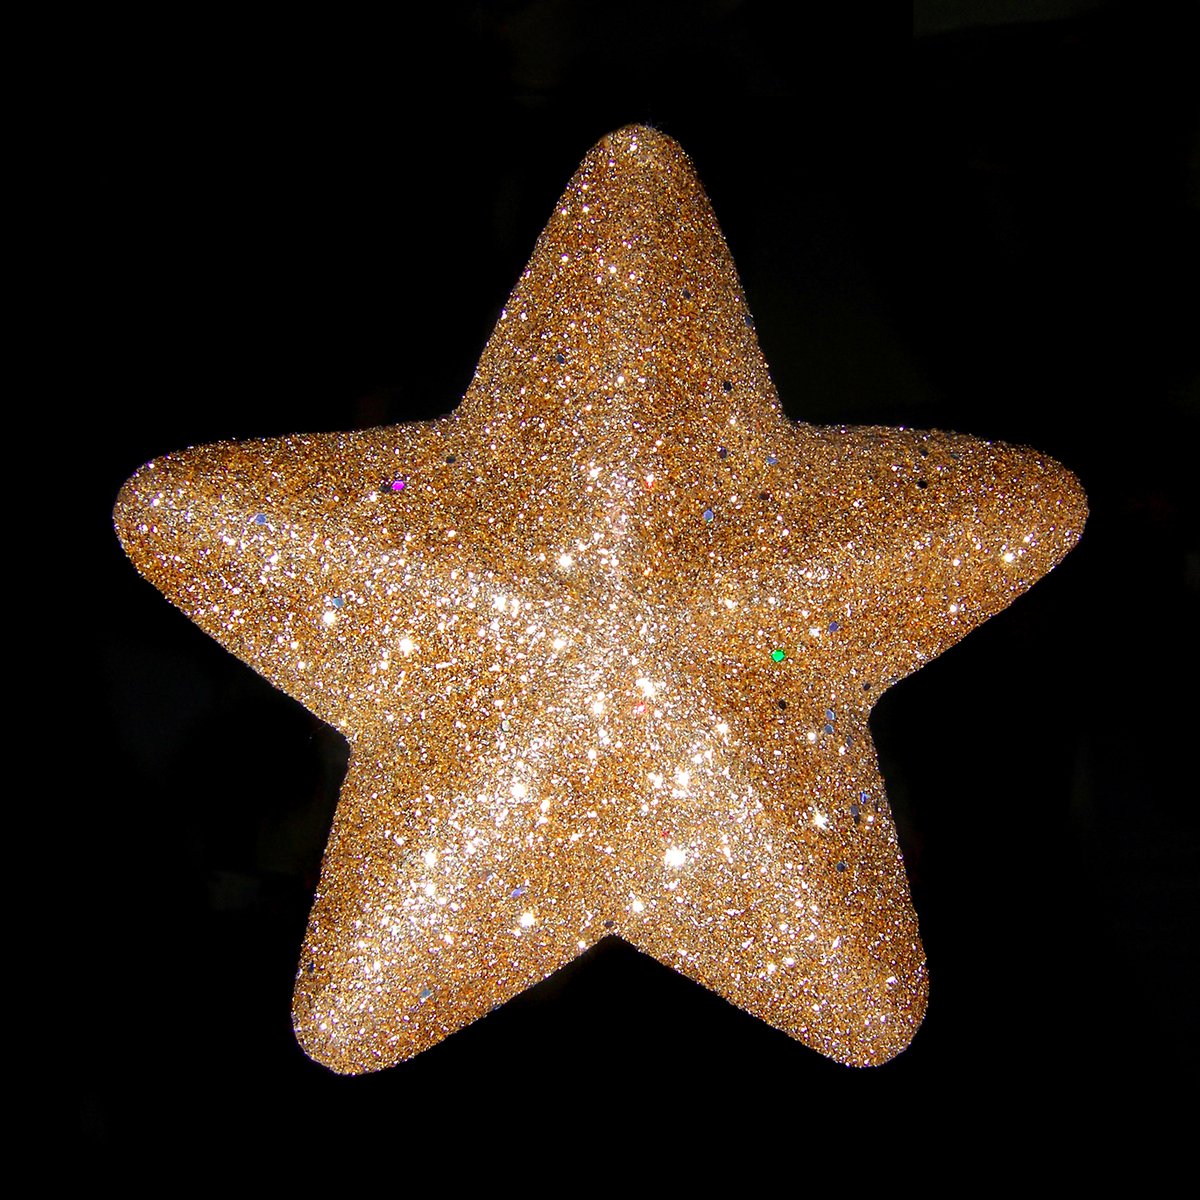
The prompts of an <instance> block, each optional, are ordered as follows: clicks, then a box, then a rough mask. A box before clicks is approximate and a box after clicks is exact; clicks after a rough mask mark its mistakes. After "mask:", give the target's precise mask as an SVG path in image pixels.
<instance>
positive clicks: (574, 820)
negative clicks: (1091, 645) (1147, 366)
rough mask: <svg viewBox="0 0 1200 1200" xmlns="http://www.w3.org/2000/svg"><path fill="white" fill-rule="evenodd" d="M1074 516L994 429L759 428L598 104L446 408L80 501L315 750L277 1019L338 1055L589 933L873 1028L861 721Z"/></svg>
mask: <svg viewBox="0 0 1200 1200" xmlns="http://www.w3.org/2000/svg"><path fill="white" fill-rule="evenodd" d="M718 464H719V470H718V469H716V467H717V466H718ZM768 476H769V482H770V488H769V491H767V490H764V489H765V488H766V485H767V482H768ZM381 480H390V481H394V482H392V483H390V484H389V485H388V486H387V488H386V491H381V488H380V481H381ZM396 483H400V487H399V488H397V487H396ZM718 513H719V519H717V520H714V519H712V517H710V516H709V515H708V514H718ZM697 514H702V515H704V517H705V519H703V520H697ZM1085 515H1086V503H1085V500H1084V496H1083V494H1082V492H1081V490H1080V488H1079V485H1078V483H1077V482H1076V481H1075V479H1074V478H1073V477H1072V476H1071V475H1070V474H1069V473H1068V472H1067V471H1065V470H1064V469H1063V468H1062V467H1060V466H1059V465H1058V464H1056V463H1054V462H1053V461H1051V460H1050V459H1048V458H1046V457H1044V456H1042V455H1039V454H1037V453H1035V452H1034V451H1031V450H1027V449H1022V448H1017V447H1012V446H1007V445H1003V444H1000V443H986V442H982V441H979V440H976V439H973V438H969V437H964V436H960V435H955V434H947V433H938V432H914V431H911V430H905V429H877V428H865V429H850V428H815V427H812V426H807V425H802V424H794V423H792V422H790V421H788V420H786V419H785V417H784V416H783V413H782V411H781V408H780V406H779V402H778V400H777V398H776V395H775V392H774V389H773V387H772V384H771V381H770V378H769V375H768V372H767V367H766V364H765V362H764V361H763V358H762V354H761V352H760V350H759V348H758V345H757V342H756V340H755V336H754V332H753V321H752V320H750V316H749V312H748V311H747V309H746V306H745V301H744V299H743V297H742V293H741V288H740V285H739V282H738V279H737V275H736V272H735V270H734V267H733V263H732V261H731V259H730V256H729V252H728V250H727V248H726V246H725V244H724V241H723V240H722V238H721V234H720V231H719V230H718V228H717V225H716V221H715V218H714V217H713V215H712V212H711V209H710V208H709V205H708V202H707V199H706V198H705V196H704V194H703V191H702V190H701V188H700V185H699V183H698V181H697V179H696V177H695V175H694V173H693V171H692V168H691V165H690V163H689V162H688V160H687V158H686V156H685V155H684V154H683V153H682V151H681V150H680V149H679V148H678V147H677V146H676V145H675V144H674V143H673V142H671V141H670V140H669V139H668V138H666V137H664V136H663V135H661V134H659V133H657V132H655V131H653V130H649V129H643V128H629V129H624V130H621V131H619V132H618V133H615V134H612V135H611V136H609V137H608V138H606V139H605V140H604V141H602V142H601V143H600V144H599V145H598V146H597V147H596V148H595V149H593V150H592V151H591V153H590V154H589V155H588V157H587V158H586V160H585V161H584V163H583V165H582V166H581V167H580V169H579V171H578V173H577V174H576V175H575V177H574V179H573V180H572V181H571V183H570V185H569V186H568V188H567V191H566V193H565V194H564V196H563V197H562V199H561V200H560V201H559V203H558V205H557V206H556V208H555V211H554V213H553V215H552V217H551V220H550V223H549V225H548V226H547V228H546V230H545V232H544V233H543V234H542V236H541V238H540V239H539V241H538V244H537V246H536V248H535V250H534V254H533V257H532V259H531V260H530V262H529V265H528V267H527V268H526V269H525V271H524V273H523V274H522V276H521V279H520V280H519V282H518V284H517V286H516V288H515V290H514V291H513V293H512V295H511V296H510V297H509V299H508V302H507V304H506V305H505V307H504V310H503V312H502V313H501V318H500V321H499V324H498V326H497V329H496V331H495V333H494V334H493V336H492V338H491V340H490V341H489V343H488V345H487V347H486V349H485V350H484V353H483V357H482V359H481V361H480V363H479V367H478V369H477V371H476V374H475V378H474V380H473V382H472V384H471V386H470V388H469V390H468V392H467V394H466V396H465V397H464V399H463V401H462V403H461V405H460V406H459V408H458V409H457V410H456V411H455V412H454V413H453V414H452V415H451V416H449V417H446V418H443V419H441V420H438V421H434V422H428V423H423V424H418V425H403V426H398V427H394V428H388V429H373V430H367V431H364V432H354V433H345V434H336V435H315V436H302V435H297V436H292V437H285V438H279V439H274V440H269V441H260V442H251V443H242V444H233V443H224V444H218V445H213V446H202V447H197V448H194V449H191V450H187V451H183V452H181V453H178V454H171V455H168V456H166V457H164V458H161V459H158V460H156V461H154V462H152V463H149V464H147V465H146V466H145V467H143V468H142V469H141V470H140V471H139V472H138V473H137V474H136V475H135V476H134V477H133V478H132V479H131V480H130V481H129V482H128V483H127V484H126V485H125V487H124V489H123V490H122V492H121V495H120V498H119V500H118V503H117V508H116V513H115V519H116V525H117V530H118V533H119V535H120V538H121V541H122V544H123V545H124V547H125V549H126V551H127V552H128V554H129V555H130V557H131V558H132V559H133V561H134V563H135V564H136V565H137V568H138V570H139V571H140V572H141V573H142V574H143V575H144V576H145V577H146V578H147V579H149V580H150V581H151V582H152V583H153V584H154V585H155V586H157V587H158V588H160V589H161V590H162V591H163V592H164V593H165V594H166V595H167V596H168V597H169V598H170V599H171V600H172V602H174V603H175V604H177V605H178V606H179V607H180V608H181V609H182V610H183V611H184V612H185V613H187V615H188V616H189V617H191V619H192V620H194V621H195V622H196V623H197V624H198V625H200V626H201V627H202V628H203V629H204V630H206V631H207V632H208V633H209V634H211V635H212V636H213V637H214V638H216V639H217V640H218V641H220V642H221V644H222V645H224V646H226V647H227V648H228V649H229V650H231V651H232V652H233V653H235V654H237V655H238V656H239V657H240V658H242V659H243V660H244V661H245V662H247V663H248V664H250V665H251V666H252V667H254V669H255V670H257V671H259V672H260V673H261V674H263V675H264V676H265V677H266V678H268V679H269V680H271V681H272V682H273V683H274V684H276V685H277V686H278V687H280V688H282V689H283V690H284V691H286V692H287V693H289V694H290V695H292V696H294V697H296V698H297V699H298V700H300V701H301V702H302V703H303V704H304V705H305V706H306V707H308V708H309V709H310V710H311V711H312V712H314V713H316V714H317V715H318V716H320V717H321V718H322V719H324V720H326V721H328V722H329V723H330V724H332V725H333V726H335V727H336V728H337V729H339V730H340V731H341V732H342V733H343V734H344V735H345V736H346V738H347V739H348V741H349V743H350V747H351V761H350V767H349V771H348V774H347V777H346V781H345V784H344V786H343V789H342V794H341V797H340V800H339V803H338V809H337V813H336V816H335V818H334V823H333V828H332V831H331V833H330V838H329V843H328V846H327V849H326V852H325V859H324V863H323V866H322V872H321V881H320V885H319V888H318V891H317V895H316V899H315V902H314V905H313V910H312V914H311V917H310V920H309V927H308V933H307V936H306V939H305V946H304V949H303V951H302V954H301V959H300V961H301V963H302V964H304V967H303V969H302V970H300V971H299V972H298V976H297V980H296V989H295V1003H294V1009H293V1017H294V1024H295V1028H296V1033H297V1036H298V1038H299V1039H300V1042H301V1044H302V1045H303V1046H304V1048H305V1050H306V1051H307V1052H308V1053H309V1054H310V1055H311V1056H312V1057H313V1058H315V1059H317V1060H319V1061H321V1062H323V1063H325V1064H327V1065H328V1066H330V1067H331V1068H333V1069H334V1070H336V1071H340V1072H347V1073H356V1072H363V1071H370V1070H376V1069H379V1068H382V1067H386V1066H389V1065H391V1064H393V1063H396V1062H398V1061H400V1060H402V1059H405V1058H408V1057H410V1056H411V1055H413V1054H416V1053H418V1052H420V1051H421V1050H423V1049H426V1048H427V1047H429V1046H431V1045H433V1044H435V1043H437V1042H438V1041H440V1040H441V1039H442V1038H444V1037H445V1036H446V1035H447V1034H449V1033H451V1032H453V1031H454V1030H456V1029H458V1028H461V1027H462V1026H463V1025H465V1024H467V1023H469V1022H471V1021H474V1020H476V1019H477V1018H479V1017H481V1016H483V1015H484V1014H485V1013H487V1012H488V1011H489V1010H490V1009H492V1008H494V1007H495V1006H496V1005H498V1004H502V1003H503V1002H504V1001H505V1000H507V999H509V998H510V997H512V996H513V995H515V994H516V993H518V992H520V991H522V990H523V989H525V988H527V987H529V986H530V985H532V984H534V983H536V982H538V981H539V980H542V979H544V978H545V977H546V976H547V975H549V974H550V973H552V972H553V971H555V970H557V969H558V968H559V967H561V966H562V965H563V964H564V963H566V962H568V961H569V960H571V959H572V958H574V957H575V956H576V955H578V954H579V953H580V952H581V951H582V950H583V949H585V948H587V947H588V946H590V945H591V944H593V943H595V942H596V941H598V940H600V939H601V938H603V937H606V936H610V935H616V936H620V937H622V938H624V939H625V940H627V941H628V942H631V943H632V944H633V945H635V946H637V947H638V948H640V949H641V950H643V951H645V952H646V953H648V954H651V955H653V956H654V957H655V958H657V959H658V960H659V961H661V962H663V963H666V964H667V965H668V966H671V967H673V968H675V969H676V970H678V971H680V972H682V973H683V974H685V975H687V976H689V977H690V978H692V979H694V980H696V981H698V982H699V983H701V984H704V985H705V986H707V987H709V988H712V989H713V990H715V991H716V992H718V993H719V994H720V995H722V996H724V997H725V998H726V999H727V1000H729V1001H731V1002H732V1003H734V1004H736V1005H739V1006H740V1007H742V1008H744V1009H746V1010H747V1011H749V1012H751V1013H754V1014H756V1015H757V1016H759V1017H761V1018H762V1019H763V1020H765V1021H768V1022H770V1023H771V1024H772V1025H774V1026H777V1027H778V1028H779V1029H781V1030H784V1031H785V1032H787V1033H788V1034H790V1035H792V1036H793V1037H796V1038H799V1039H800V1040H801V1041H803V1042H805V1043H807V1044H808V1045H810V1046H812V1047H813V1048H814V1049H816V1050H818V1051H820V1052H821V1053H823V1054H826V1055H828V1056H830V1057H831V1058H834V1059H836V1060H838V1061H840V1062H844V1063H848V1064H855V1065H866V1064H873V1063H879V1062H883V1061H885V1060H886V1059H888V1058H890V1057H892V1056H893V1055H894V1054H896V1053H898V1052H899V1051H900V1050H902V1049H903V1048H904V1047H905V1046H906V1045H907V1044H908V1042H909V1040H910V1039H911V1037H912V1035H913V1033H914V1031H915V1030H916V1028H917V1026H918V1025H919V1024H920V1021H921V1018H922V1015H923V1013H924V1008H925V999H926V991H927V981H926V973H925V960H924V952H923V950H922V947H921V942H920V938H919V934H918V929H917V920H916V915H915V913H914V911H913V908H912V904H911V902H910V900H909V895H908V886H907V881H906V878H905V873H904V867H903V863H902V861H901V858H900V852H899V847H898V845H897V841H896V835H895V829H894V826H893V823H892V820H891V816H890V814H889V812H888V809H887V805H886V803H884V802H882V801H881V799H880V798H881V797H882V796H883V784H882V781H881V779H880V777H879V770H878V766H877V763H876V759H875V753H874V749H873V747H872V743H871V738H870V733H869V730H868V726H867V717H868V713H869V711H870V708H871V706H872V705H873V704H874V703H875V701H876V699H877V698H878V696H879V695H880V694H881V693H882V692H883V690H884V689H886V688H887V687H888V686H890V685H891V684H892V683H895V682H896V681H897V680H899V679H901V678H903V677H904V676H905V675H907V674H909V673H911V672H912V671H914V670H916V669H917V668H918V667H920V666H921V665H922V664H923V663H925V662H927V661H929V660H930V659H931V658H933V657H934V656H936V655H937V654H939V653H941V651H943V650H944V649H946V648H947V647H948V646H950V645H952V644H953V643H954V642H956V641H958V640H959V639H960V638H961V637H963V636H964V635H965V634H966V633H967V632H969V631H970V630H971V629H972V628H974V627H975V626H976V625H978V624H979V623H981V622H982V621H984V620H986V619H987V618H988V617H989V616H991V615H993V614H994V613H996V612H998V611H999V610H1000V609H1002V608H1004V607H1005V606H1006V605H1007V604H1009V603H1010V602H1011V601H1012V600H1013V599H1014V598H1015V597H1016V596H1017V595H1019V594H1020V593H1021V592H1022V591H1024V590H1025V589H1026V588H1027V587H1029V586H1030V585H1031V584H1032V583H1033V582H1034V581H1035V580H1036V579H1038V578H1039V577H1040V576H1041V575H1043V574H1045V573H1046V572H1047V571H1048V570H1049V569H1050V568H1051V567H1053V566H1054V564H1055V563H1057V562H1058V561H1059V560H1060V559H1061V558H1062V556H1063V555H1064V554H1065V553H1066V552H1067V551H1068V550H1069V549H1070V548H1071V547H1072V546H1073V545H1074V544H1075V542H1076V541H1077V540H1078V537H1079V533H1080V530H1081V528H1082V526H1083V522H1084V519H1085ZM783 697H786V700H785V699H783ZM868 801H870V802H869V803H868Z"/></svg>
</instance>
